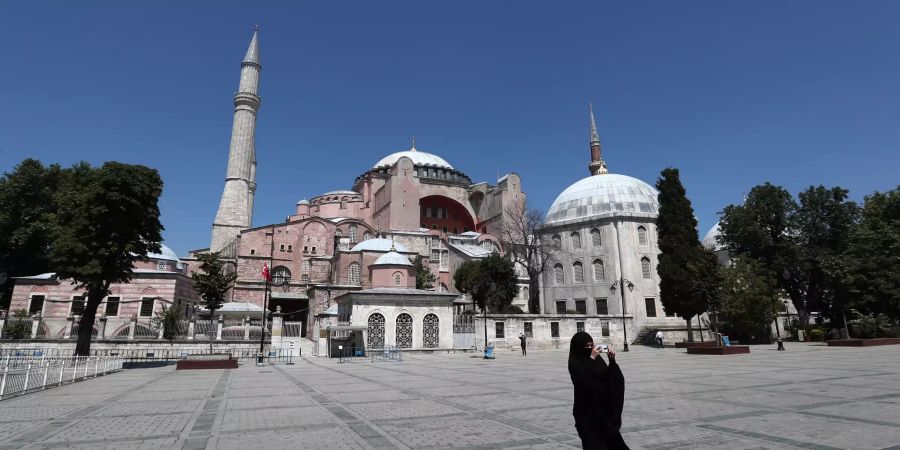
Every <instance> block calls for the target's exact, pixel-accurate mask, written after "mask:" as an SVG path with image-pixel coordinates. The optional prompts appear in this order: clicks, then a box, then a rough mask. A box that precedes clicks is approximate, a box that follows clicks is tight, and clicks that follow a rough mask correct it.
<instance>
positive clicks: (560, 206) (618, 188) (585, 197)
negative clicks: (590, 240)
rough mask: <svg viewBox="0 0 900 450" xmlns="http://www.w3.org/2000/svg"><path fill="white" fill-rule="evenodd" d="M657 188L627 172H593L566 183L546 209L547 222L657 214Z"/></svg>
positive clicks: (653, 215) (654, 215)
mask: <svg viewBox="0 0 900 450" xmlns="http://www.w3.org/2000/svg"><path fill="white" fill-rule="evenodd" d="M657 195H658V193H657V192H656V189H654V188H653V187H651V186H650V185H649V184H647V183H644V182H643V181H641V180H638V179H637V178H632V177H629V176H627V175H618V174H604V175H592V176H589V177H587V178H583V179H581V180H579V181H576V182H575V183H573V184H572V185H571V186H569V187H567V188H566V189H565V190H564V191H562V193H560V194H559V196H557V197H556V200H554V201H553V204H552V205H551V206H550V209H549V210H548V211H547V223H548V224H550V223H555V222H563V221H567V220H573V219H582V218H588V217H595V216H599V217H614V216H644V217H656V215H657V213H658V211H659V203H658V201H657Z"/></svg>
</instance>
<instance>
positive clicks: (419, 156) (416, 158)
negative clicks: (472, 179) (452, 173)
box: [372, 147, 453, 169]
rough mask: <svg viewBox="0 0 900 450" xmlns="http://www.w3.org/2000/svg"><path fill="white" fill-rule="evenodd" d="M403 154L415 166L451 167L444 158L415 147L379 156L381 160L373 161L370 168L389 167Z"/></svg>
mask: <svg viewBox="0 0 900 450" xmlns="http://www.w3.org/2000/svg"><path fill="white" fill-rule="evenodd" d="M404 156H405V157H407V158H409V159H411V160H412V162H413V165H415V166H430V167H442V168H444V169H453V166H451V165H450V163H448V162H447V161H446V160H445V159H444V158H441V157H440V156H437V155H432V154H431V153H426V152H420V151H418V150H416V148H415V147H413V148H411V149H409V150H407V151H405V152H397V153H391V154H390V155H387V156H385V157H384V158H381V161H378V162H377V163H375V165H374V166H372V168H373V169H378V168H380V167H391V166H393V165H394V164H396V163H397V161H399V160H400V158H402V157H404Z"/></svg>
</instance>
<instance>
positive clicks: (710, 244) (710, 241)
mask: <svg viewBox="0 0 900 450" xmlns="http://www.w3.org/2000/svg"><path fill="white" fill-rule="evenodd" d="M720 232H721V230H720V229H719V222H716V224H715V225H713V227H712V228H710V229H709V231H707V232H706V236H703V240H702V241H700V243H701V244H703V247H705V248H707V249H709V250H721V249H722V245H721V244H719V241H718V240H716V238H718V237H719V233H720Z"/></svg>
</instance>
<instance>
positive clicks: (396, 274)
mask: <svg viewBox="0 0 900 450" xmlns="http://www.w3.org/2000/svg"><path fill="white" fill-rule="evenodd" d="M402 284H403V274H401V273H400V272H394V286H400V285H402Z"/></svg>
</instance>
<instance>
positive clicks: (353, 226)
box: [350, 223, 356, 244]
mask: <svg viewBox="0 0 900 450" xmlns="http://www.w3.org/2000/svg"><path fill="white" fill-rule="evenodd" d="M350 243H351V244H355V243H356V224H355V223H351V224H350Z"/></svg>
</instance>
